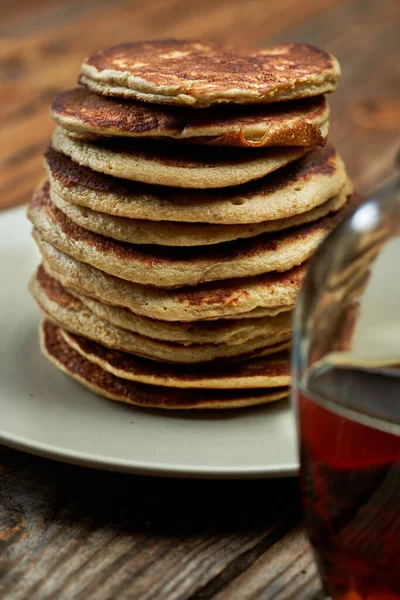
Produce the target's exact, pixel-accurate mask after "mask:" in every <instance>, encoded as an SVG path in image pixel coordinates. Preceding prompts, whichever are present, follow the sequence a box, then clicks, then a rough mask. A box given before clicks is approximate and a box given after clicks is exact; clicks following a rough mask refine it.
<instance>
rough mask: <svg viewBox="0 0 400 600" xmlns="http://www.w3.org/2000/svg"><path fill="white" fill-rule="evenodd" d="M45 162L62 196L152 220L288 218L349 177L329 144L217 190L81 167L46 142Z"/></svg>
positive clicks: (340, 187) (320, 200)
mask: <svg viewBox="0 0 400 600" xmlns="http://www.w3.org/2000/svg"><path fill="white" fill-rule="evenodd" d="M46 168H47V171H48V174H49V179H50V182H51V193H52V192H53V191H54V192H55V193H57V194H58V195H59V196H61V197H62V198H63V199H64V200H65V201H67V202H69V203H71V204H76V205H78V206H82V207H85V208H91V209H92V210H96V211H99V212H103V213H106V214H110V215H114V216H116V217H127V218H131V219H147V220H150V221H177V222H184V223H196V224H198V223H214V224H223V225H228V224H251V225H254V223H261V222H263V221H273V220H277V219H286V218H291V217H293V216H296V215H300V214H302V213H305V212H306V211H309V210H312V209H313V208H315V207H317V206H321V205H322V204H324V203H325V202H327V201H328V200H329V199H330V198H332V197H333V196H336V195H337V194H339V193H340V192H341V191H342V190H343V188H344V186H345V185H346V182H347V181H348V178H347V174H346V170H345V168H344V164H343V161H342V160H341V158H340V156H339V155H338V154H337V153H336V152H335V151H334V149H333V148H332V147H330V146H328V147H325V148H322V149H318V150H315V151H314V152H311V153H309V154H308V155H307V156H306V157H304V158H302V159H300V160H297V161H295V162H292V163H290V164H289V165H288V166H287V167H283V168H282V169H279V170H278V171H275V172H274V173H271V174H270V175H268V176H267V177H264V178H263V179H260V180H258V181H254V182H251V183H248V184H245V185H241V186H236V187H234V188H226V189H221V190H185V191H182V190H179V189H172V188H168V187H163V186H151V185H145V184H141V183H137V182H131V181H126V180H123V179H117V178H115V177H110V176H108V175H104V174H102V173H96V172H95V171H92V170H91V169H89V168H87V167H82V166H80V165H78V164H77V163H76V162H73V161H72V160H71V159H70V158H68V157H67V156H65V155H64V154H62V153H60V152H56V151H55V150H54V149H52V148H49V149H48V150H47V152H46Z"/></svg>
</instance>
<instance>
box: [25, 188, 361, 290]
mask: <svg viewBox="0 0 400 600" xmlns="http://www.w3.org/2000/svg"><path fill="white" fill-rule="evenodd" d="M358 202H359V199H358V197H356V196H352V197H351V198H350V200H349V201H348V202H347V204H346V205H345V206H344V207H343V208H342V209H341V210H340V211H338V212H337V213H335V214H333V215H328V216H327V217H324V218H323V219H320V220H319V221H316V222H315V223H311V224H308V225H303V226H301V227H297V228H294V229H291V230H289V231H287V232H286V231H285V232H282V233H275V234H262V235H260V236H257V237H255V238H252V239H250V240H236V241H234V242H226V243H223V244H218V245H217V246H196V247H192V248H185V249H184V251H183V250H181V248H173V247H166V246H145V245H141V246H136V245H134V244H127V243H125V242H119V241H116V240H112V239H110V238H106V237H104V236H101V235H98V234H95V233H92V232H90V231H87V230H86V229H83V228H82V227H80V226H79V225H76V224H75V223H73V222H72V221H71V220H70V219H68V217H66V216H65V215H64V214H63V213H62V212H61V211H59V210H58V209H57V208H56V207H55V206H54V205H53V204H52V203H51V201H50V198H49V194H48V183H45V184H44V185H42V186H40V187H39V188H38V189H37V190H36V192H35V194H34V197H33V200H32V202H31V205H30V207H29V211H28V217H29V218H30V220H31V221H32V223H33V225H34V227H35V228H36V230H37V235H38V236H39V237H40V238H41V239H42V240H44V241H46V242H48V243H50V244H52V245H54V246H55V247H56V248H58V250H61V251H62V252H65V253H66V254H68V255H70V256H72V257H73V258H75V259H77V260H79V261H84V262H87V263H89V264H90V265H92V266H94V267H96V268H98V269H101V270H102V271H104V272H106V273H109V274H110V275H115V276H117V277H121V278H122V279H126V280H127V281H133V282H134V283H140V284H143V285H153V286H156V287H179V286H184V285H198V284H199V283H204V282H208V281H220V280H223V279H231V278H233V277H245V276H256V275H260V274H262V273H267V272H270V271H287V270H289V269H291V268H292V267H294V266H297V265H299V264H301V263H303V262H305V261H306V260H307V259H308V258H309V257H310V256H311V255H312V254H313V253H314V252H315V250H316V249H317V248H318V246H319V245H320V243H321V242H322V240H323V239H324V238H325V236H326V235H327V233H329V231H331V230H332V229H333V228H334V227H335V226H336V225H337V224H338V223H340V221H341V220H342V219H343V218H344V217H345V216H346V214H348V212H349V211H350V210H352V209H353V208H355V207H356V206H357V204H358Z"/></svg>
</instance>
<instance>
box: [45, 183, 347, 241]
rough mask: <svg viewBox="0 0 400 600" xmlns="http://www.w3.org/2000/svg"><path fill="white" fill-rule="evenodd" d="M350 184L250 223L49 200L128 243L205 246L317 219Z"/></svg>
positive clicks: (342, 198)
mask: <svg viewBox="0 0 400 600" xmlns="http://www.w3.org/2000/svg"><path fill="white" fill-rule="evenodd" d="M351 191H352V185H351V184H350V183H349V184H346V185H345V186H344V188H343V190H342V191H341V192H340V194H338V195H337V196H334V197H333V198H330V199H329V200H328V201H327V202H324V204H321V205H320V206H316V207H315V208H313V209H311V210H309V211H307V212H305V213H301V214H299V215H295V216H293V217H288V218H287V219H277V220H276V221H263V222H262V223H256V224H254V225H212V224H207V223H179V222H176V221H159V222H157V221H144V220H143V219H142V220H140V219H128V218H127V217H114V216H112V215H106V214H105V213H102V212H97V211H94V210H92V209H90V208H86V207H83V206H78V205H76V204H71V203H70V202H67V201H66V200H64V199H63V198H62V197H61V196H60V195H59V194H58V193H57V192H55V191H54V190H53V191H52V192H51V201H52V203H53V204H54V205H55V206H56V207H57V208H58V209H59V210H61V212H63V213H64V215H65V216H66V217H68V218H69V219H71V221H73V222H74V223H75V224H76V225H79V226H81V227H83V228H84V229H88V230H89V231H93V232H94V233H98V234H100V235H104V236H106V237H111V238H113V239H115V240H119V241H121V242H128V243H130V244H155V245H161V246H185V247H188V246H208V245H212V244H220V243H221V242H227V241H232V240H237V239H246V238H251V237H255V236H257V235H260V234H262V233H269V232H275V231H281V230H282V229H290V228H291V227H296V226H298V225H303V224H305V223H310V222H313V221H317V220H318V219H321V218H322V217H324V216H326V215H328V214H329V213H331V212H336V211H337V210H339V209H340V208H342V206H343V205H344V204H345V203H346V200H347V196H348V195H349V194H351Z"/></svg>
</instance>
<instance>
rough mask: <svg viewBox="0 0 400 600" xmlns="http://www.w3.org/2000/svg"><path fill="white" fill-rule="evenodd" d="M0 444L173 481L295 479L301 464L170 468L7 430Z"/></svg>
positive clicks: (60, 459)
mask: <svg viewBox="0 0 400 600" xmlns="http://www.w3.org/2000/svg"><path fill="white" fill-rule="evenodd" d="M0 444H3V445H4V446H7V447H8V448H13V449H14V450H20V451H22V452H26V453H28V454H32V455H34V456H39V457H41V458H47V459H51V460H55V461H57V462H62V463H67V464H73V465H76V466H80V467H89V468H93V469H98V470H104V471H116V472H119V473H131V474H135V475H146V476H149V477H168V478H172V479H177V478H187V479H277V478H281V477H282V478H284V477H296V476H298V474H299V464H298V463H296V462H293V463H292V464H290V463H289V464H286V465H285V466H279V465H275V466H271V465H270V466H265V467H249V468H243V467H239V468H237V467H232V468H227V467H216V468H212V467H208V468H204V467H193V466H192V467H188V466H185V465H174V466H169V467H168V466H167V465H165V464H162V463H155V462H145V461H132V460H123V459H113V458H107V457H99V456H96V455H94V454H89V453H85V452H77V451H74V450H66V449H61V448H59V447H57V446H54V445H50V444H43V443H40V442H32V441H29V440H27V439H26V438H22V437H21V436H18V435H12V434H9V433H7V432H5V431H4V430H0Z"/></svg>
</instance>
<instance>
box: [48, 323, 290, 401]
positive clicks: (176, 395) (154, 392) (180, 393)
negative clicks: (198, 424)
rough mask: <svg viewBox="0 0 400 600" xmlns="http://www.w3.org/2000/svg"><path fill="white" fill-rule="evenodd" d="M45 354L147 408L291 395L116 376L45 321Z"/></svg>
mask: <svg viewBox="0 0 400 600" xmlns="http://www.w3.org/2000/svg"><path fill="white" fill-rule="evenodd" d="M40 333H41V335H40V337H41V348H42V352H43V354H44V355H45V356H46V357H47V358H48V359H49V360H50V361H51V362H52V363H53V364H55V366H56V367H57V368H58V369H60V370H61V371H63V372H64V373H66V374H67V375H70V376H71V377H73V378H74V379H76V380H77V381H79V383H81V384H82V385H84V386H85V387H87V388H89V389H90V390H91V391H93V392H96V393H97V394H100V395H101V396H105V397H106V398H110V399H111V400H117V401H120V402H126V403H127V404H134V405H136V406H142V407H146V408H163V409H175V410H177V409H229V408H240V407H244V406H255V405H257V404H267V403H269V402H273V401H275V400H280V399H282V398H286V397H287V396H288V393H289V390H288V388H287V387H286V388H285V387H281V388H266V389H254V390H207V391H206V390H192V389H190V390H187V389H178V388H167V387H161V386H156V385H147V384H143V383H136V382H133V381H128V380H126V379H121V378H119V377H115V375H112V374H111V373H108V372H107V371H104V370H103V369H102V368H101V367H99V366H97V365H95V364H93V363H91V362H89V361H88V360H87V359H86V358H84V357H83V356H82V355H81V354H79V353H78V352H76V350H74V349H73V348H71V346H69V345H68V344H67V343H66V341H65V340H64V339H63V337H62V335H61V330H60V329H59V328H58V327H56V326H55V325H53V324H52V323H50V322H49V321H44V322H43V323H42V325H41V332H40Z"/></svg>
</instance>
